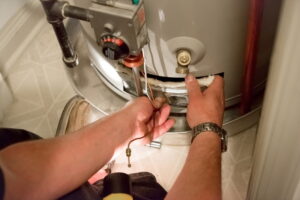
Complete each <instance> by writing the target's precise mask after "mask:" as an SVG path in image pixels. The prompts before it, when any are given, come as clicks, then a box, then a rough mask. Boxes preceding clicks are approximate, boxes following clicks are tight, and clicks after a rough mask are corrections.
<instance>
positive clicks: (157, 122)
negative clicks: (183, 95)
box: [124, 97, 175, 144]
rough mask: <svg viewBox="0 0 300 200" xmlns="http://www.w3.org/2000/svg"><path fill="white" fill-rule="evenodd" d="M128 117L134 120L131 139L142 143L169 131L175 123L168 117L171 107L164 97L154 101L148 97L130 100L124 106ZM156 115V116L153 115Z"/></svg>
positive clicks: (146, 142)
mask: <svg viewBox="0 0 300 200" xmlns="http://www.w3.org/2000/svg"><path fill="white" fill-rule="evenodd" d="M124 111H125V112H126V113H127V114H128V117H130V118H132V119H130V118H128V119H130V121H132V125H131V126H132V127H133V130H132V134H131V135H130V138H129V141H130V140H133V139H136V138H141V137H143V136H145V135H146V137H143V138H141V139H140V140H137V142H138V143H140V144H148V143H149V142H151V141H152V140H153V139H156V138H157V137H159V136H161V135H162V134H164V133H165V132H167V131H168V130H169V129H170V128H171V127H172V126H173V125H174V123H175V120H174V119H168V117H169V115H170V111H171V107H170V106H169V105H167V104H164V100H163V98H156V99H155V100H154V102H153V105H152V103H151V102H150V100H149V99H148V98H147V97H139V98H136V99H134V100H133V101H131V102H129V104H128V105H127V106H126V107H125V108H124ZM153 115H155V116H154V117H152V116H153Z"/></svg>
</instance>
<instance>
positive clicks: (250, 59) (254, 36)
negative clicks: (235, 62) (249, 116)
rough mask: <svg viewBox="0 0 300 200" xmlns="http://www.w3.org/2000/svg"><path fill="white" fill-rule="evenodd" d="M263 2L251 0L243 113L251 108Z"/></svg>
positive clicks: (242, 99)
mask: <svg viewBox="0 0 300 200" xmlns="http://www.w3.org/2000/svg"><path fill="white" fill-rule="evenodd" d="M263 3H264V2H263V0H250V15H249V20H248V32H247V43H246V53H245V64H244V75H243V83H242V98H241V105H240V112H241V114H245V113H247V112H249V111H250V109H251V103H252V93H253V81H254V76H255V68H256V57H257V52H258V41H259V33H260V28H261V22H262V14H263Z"/></svg>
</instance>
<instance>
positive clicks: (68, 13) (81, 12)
mask: <svg viewBox="0 0 300 200" xmlns="http://www.w3.org/2000/svg"><path fill="white" fill-rule="evenodd" d="M63 13H64V16H65V17H71V18H75V19H80V20H84V21H88V22H89V21H90V19H91V14H90V13H89V10H88V9H84V8H79V7H76V6H71V5H66V6H65V7H64V10H63Z"/></svg>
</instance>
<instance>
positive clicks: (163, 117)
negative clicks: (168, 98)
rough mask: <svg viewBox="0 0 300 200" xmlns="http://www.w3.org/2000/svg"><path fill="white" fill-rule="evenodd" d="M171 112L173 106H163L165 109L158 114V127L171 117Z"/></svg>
mask: <svg viewBox="0 0 300 200" xmlns="http://www.w3.org/2000/svg"><path fill="white" fill-rule="evenodd" d="M170 112H171V106H169V105H168V104H165V105H163V107H162V108H161V109H160V110H159V111H158V112H157V113H158V114H159V115H158V119H157V120H156V122H157V125H159V126H160V125H162V124H163V123H164V122H165V121H166V120H167V119H168V117H169V115H170Z"/></svg>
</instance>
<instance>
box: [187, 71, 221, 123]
mask: <svg viewBox="0 0 300 200" xmlns="http://www.w3.org/2000/svg"><path fill="white" fill-rule="evenodd" d="M185 83H186V87H187V91H188V97H189V103H188V110H187V121H188V124H189V126H190V127H191V128H193V127H195V126H197V125H198V124H201V123H204V122H213V123H216V124H218V125H219V126H222V122H223V114H224V81H223V78H222V77H220V76H215V79H214V81H213V83H212V84H211V85H210V86H209V87H208V88H207V89H206V90H205V91H204V92H201V89H200V86H199V84H198V81H197V80H196V78H195V77H194V76H192V75H188V76H187V77H186V79H185Z"/></svg>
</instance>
